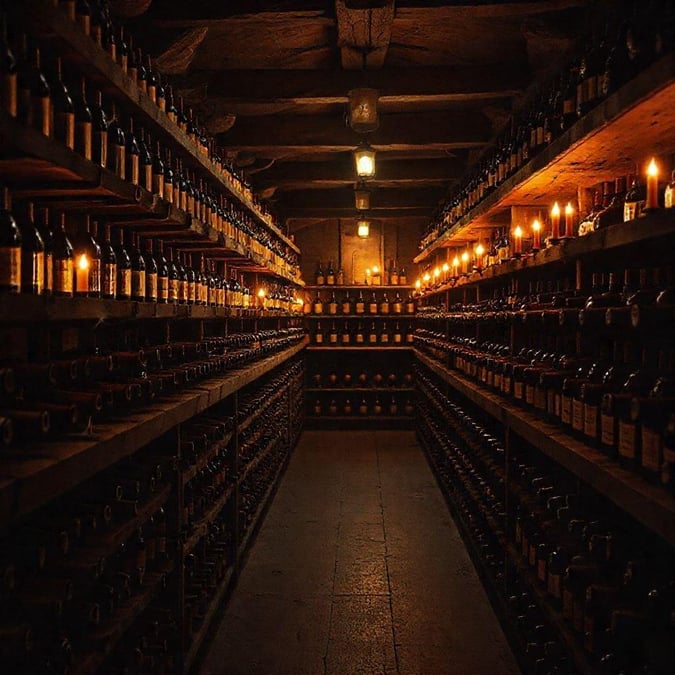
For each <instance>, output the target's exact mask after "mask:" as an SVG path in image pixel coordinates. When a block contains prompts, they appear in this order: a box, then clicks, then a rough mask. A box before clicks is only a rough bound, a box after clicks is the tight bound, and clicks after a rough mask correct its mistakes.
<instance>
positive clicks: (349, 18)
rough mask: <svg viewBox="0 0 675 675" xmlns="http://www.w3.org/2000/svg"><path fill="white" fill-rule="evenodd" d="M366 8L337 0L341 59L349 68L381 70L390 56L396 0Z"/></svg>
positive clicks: (344, 66) (336, 13)
mask: <svg viewBox="0 0 675 675" xmlns="http://www.w3.org/2000/svg"><path fill="white" fill-rule="evenodd" d="M378 5H380V6H377V7H370V8H366V9H361V8H353V5H352V6H351V7H348V6H347V4H346V3H345V1H344V0H335V16H336V19H337V29H338V40H337V44H338V47H339V48H340V59H341V63H342V67H343V68H344V69H345V70H366V69H369V70H377V69H378V68H382V66H383V65H384V60H385V58H386V56H387V49H388V47H389V41H390V40H391V29H392V23H393V21H394V0H387V1H386V2H382V3H378Z"/></svg>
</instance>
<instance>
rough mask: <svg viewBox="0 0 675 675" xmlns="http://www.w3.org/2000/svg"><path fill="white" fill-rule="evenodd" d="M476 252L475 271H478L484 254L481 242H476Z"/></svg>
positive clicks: (480, 268) (481, 265)
mask: <svg viewBox="0 0 675 675" xmlns="http://www.w3.org/2000/svg"><path fill="white" fill-rule="evenodd" d="M475 253H476V266H475V267H476V271H477V272H480V271H481V270H482V269H483V256H484V255H485V247H484V246H483V244H478V246H476V249H475Z"/></svg>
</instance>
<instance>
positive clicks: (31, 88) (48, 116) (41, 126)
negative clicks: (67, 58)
mask: <svg viewBox="0 0 675 675" xmlns="http://www.w3.org/2000/svg"><path fill="white" fill-rule="evenodd" d="M23 57H24V58H23V63H22V67H21V69H20V71H19V75H18V91H19V112H20V117H21V120H22V121H23V122H24V124H26V126H30V127H33V128H34V129H37V130H38V131H40V132H41V133H42V134H44V135H45V136H47V137H51V135H52V127H51V120H52V98H51V91H50V89H49V84H48V83H47V79H46V78H45V76H44V73H43V72H42V70H41V69H40V68H41V67H40V48H39V47H37V46H35V47H33V48H32V49H31V50H30V52H29V49H28V39H27V38H26V36H24V37H23Z"/></svg>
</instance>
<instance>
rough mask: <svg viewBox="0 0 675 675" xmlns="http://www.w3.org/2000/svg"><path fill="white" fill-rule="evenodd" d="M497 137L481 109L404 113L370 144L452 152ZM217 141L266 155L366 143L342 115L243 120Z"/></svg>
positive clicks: (385, 119) (384, 124) (385, 122)
mask: <svg viewBox="0 0 675 675" xmlns="http://www.w3.org/2000/svg"><path fill="white" fill-rule="evenodd" d="M491 134H492V130H491V126H490V123H489V122H488V120H487V119H486V118H485V117H483V116H482V115H481V114H480V112H478V111H474V112H471V111H462V112H459V113H457V112H447V111H442V112H430V113H419V114H413V113H401V114H395V115H383V116H382V117H381V120H380V127H379V129H378V130H377V131H375V132H374V133H373V134H371V136H370V138H369V140H370V143H371V145H372V146H373V147H374V148H375V149H376V150H407V149H415V148H420V147H422V148H432V149H449V150H452V149H455V148H471V147H481V146H484V145H485V144H486V143H487V142H488V141H489V139H490V137H491ZM217 140H218V145H221V146H223V147H224V148H226V149H227V150H229V151H233V150H237V151H241V150H246V151H250V152H254V153H256V154H259V155H262V156H274V155H265V151H266V150H273V151H274V150H276V151H279V149H281V148H283V149H284V150H287V151H288V152H289V153H292V152H300V151H308V152H312V151H328V152H344V151H349V150H351V149H353V148H355V147H356V146H357V145H358V144H359V142H360V140H361V139H360V138H359V136H358V135H357V134H355V133H354V132H353V131H352V130H351V129H349V128H348V127H347V126H346V125H345V124H344V120H343V119H341V118H340V117H339V116H334V115H313V116H308V115H301V116H287V117H268V116H263V117H241V118H238V119H237V122H236V123H235V125H234V126H233V127H232V129H230V131H228V132H226V133H224V134H219V135H218V137H217Z"/></svg>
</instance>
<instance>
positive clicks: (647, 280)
mask: <svg viewBox="0 0 675 675" xmlns="http://www.w3.org/2000/svg"><path fill="white" fill-rule="evenodd" d="M663 272H665V270H663ZM664 277H665V274H662V271H661V270H659V268H656V269H653V270H647V269H644V270H640V271H639V272H638V271H635V270H629V271H628V272H627V273H626V274H625V275H624V288H623V290H619V288H618V284H617V275H616V274H614V273H609V274H607V275H604V274H601V273H596V274H594V275H593V289H592V292H591V294H590V296H588V295H585V294H583V293H581V292H570V293H568V294H564V293H562V294H557V293H553V294H550V295H548V297H547V295H546V294H542V295H541V296H537V295H536V294H535V295H532V296H529V297H522V296H521V297H517V295H514V296H511V299H510V300H508V299H507V300H506V301H505V300H504V297H503V296H502V297H501V298H500V299H499V300H492V301H488V302H486V303H484V304H482V305H478V306H466V307H461V308H459V307H458V308H456V310H455V311H453V312H449V313H445V312H441V313H437V314H435V315H432V316H435V317H436V318H430V319H429V321H428V322H426V321H425V322H423V324H422V326H423V327H420V329H419V330H418V331H417V334H416V337H415V344H416V345H417V346H418V348H420V349H421V350H423V351H427V352H429V353H430V354H432V356H433V357H434V358H437V359H439V360H440V361H441V362H442V363H443V364H444V365H446V366H447V367H449V368H451V369H454V370H457V371H458V372H460V373H462V374H463V375H465V376H467V377H469V378H471V379H473V380H475V381H477V382H479V383H480V384H482V385H483V386H485V387H487V388H489V389H492V390H493V391H497V392H499V393H500V394H501V395H503V396H505V397H508V398H510V399H511V400H512V401H513V402H514V403H515V404H516V405H518V406H521V407H523V408H525V409H527V410H529V411H531V412H533V413H535V414H537V415H538V416H540V417H542V418H544V419H546V420H547V421H549V422H553V423H555V424H557V425H559V426H560V427H561V428H563V429H564V430H565V431H566V432H567V433H569V434H570V436H573V437H575V438H576V439H578V440H581V441H583V442H585V443H586V444H588V445H589V446H591V447H594V448H598V449H600V450H601V451H602V452H604V453H605V454H606V455H607V456H608V457H610V458H612V459H614V460H617V461H619V462H620V463H621V464H622V465H623V466H624V467H626V468H629V469H632V470H634V471H636V472H639V473H641V474H642V475H643V476H644V477H645V478H646V479H648V480H650V481H653V482H660V483H661V484H663V485H664V487H666V488H667V489H668V490H670V491H673V489H674V485H675V455H674V454H673V442H674V441H673V431H674V429H675V411H674V410H673V401H674V400H675V389H673V381H674V380H673V374H674V373H673V348H672V345H671V344H670V340H669V336H670V333H671V332H672V325H673V320H674V319H675V302H674V301H673V296H672V286H670V285H665V286H662V285H661V284H660V283H657V282H656V281H655V280H657V279H661V278H664ZM667 278H668V279H669V280H670V282H672V271H670V273H669V275H668V277H667ZM516 307H520V308H521V309H518V310H516ZM439 317H440V319H439ZM427 326H428V327H427ZM511 336H513V338H514V341H513V342H511Z"/></svg>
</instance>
